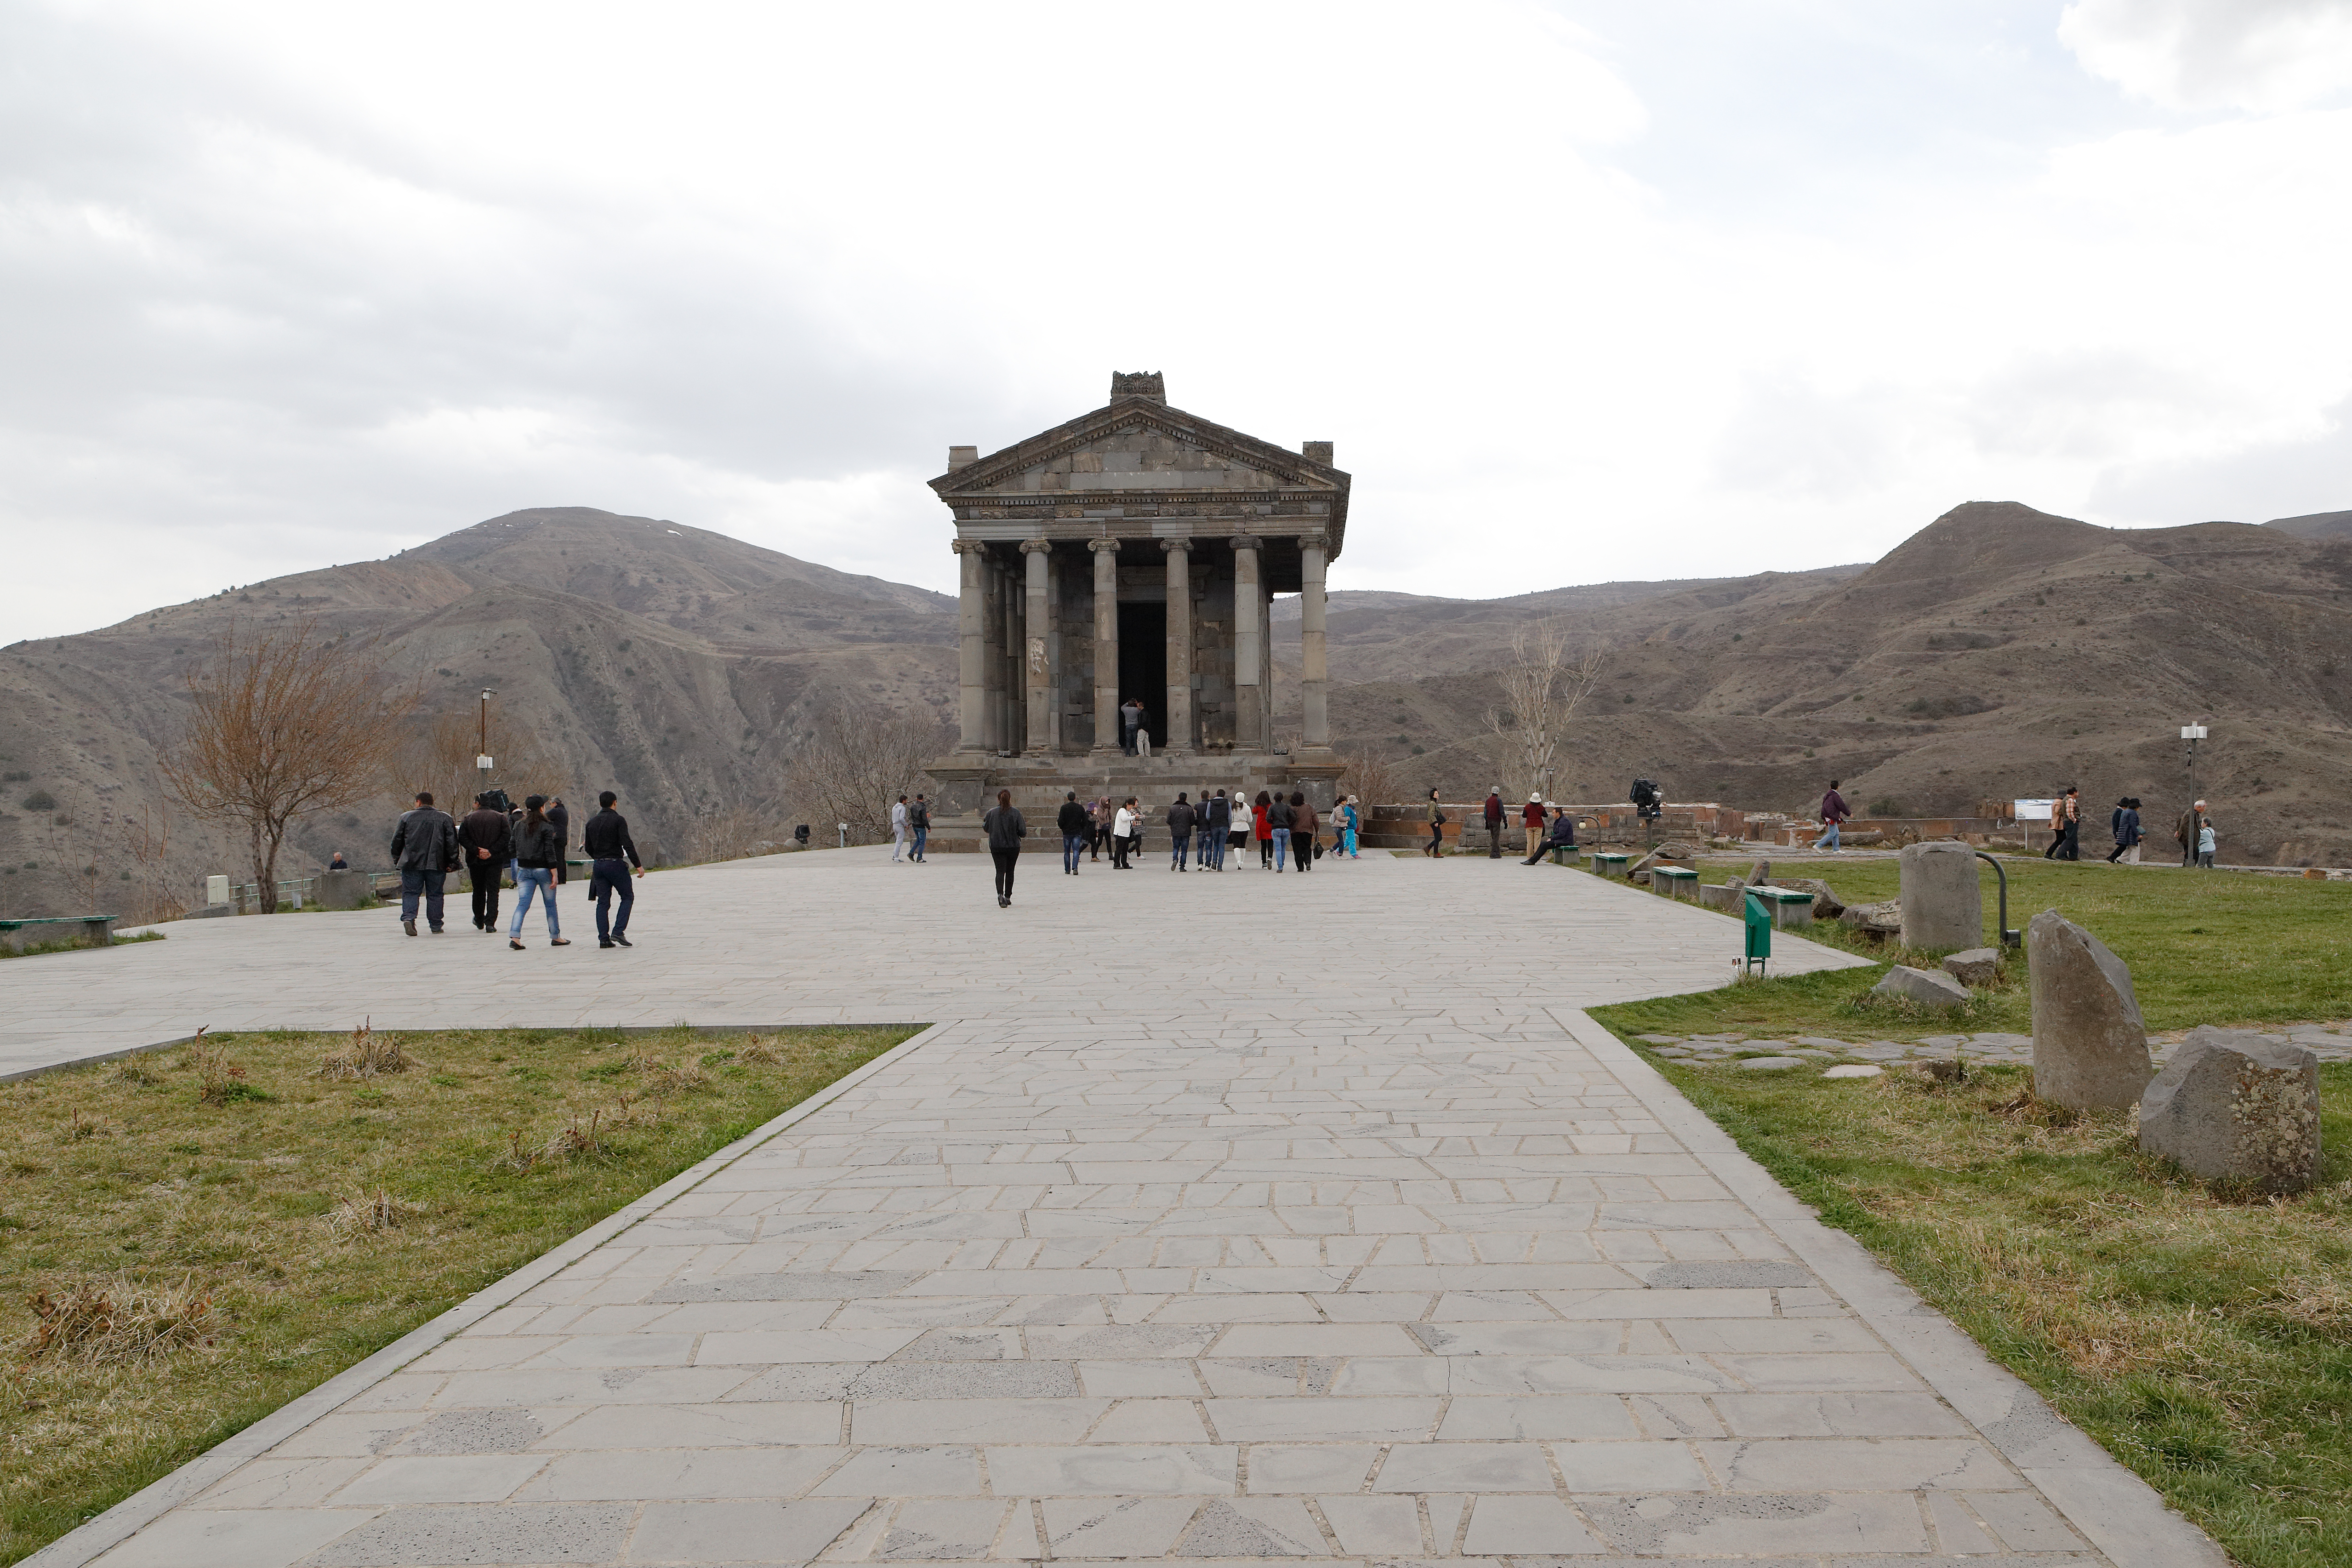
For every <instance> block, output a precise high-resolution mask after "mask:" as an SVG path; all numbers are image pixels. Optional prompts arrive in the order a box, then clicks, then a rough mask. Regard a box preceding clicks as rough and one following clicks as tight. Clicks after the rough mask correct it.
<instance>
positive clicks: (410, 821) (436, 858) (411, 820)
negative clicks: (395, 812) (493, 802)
mask: <svg viewBox="0 0 2352 1568" xmlns="http://www.w3.org/2000/svg"><path fill="white" fill-rule="evenodd" d="M392 863H393V864H394V866H396V867H398V868H400V929H401V930H403V931H406V932H407V933H408V934H409V935H411V936H415V934H416V902H417V900H418V898H419V896H420V895H421V896H422V897H423V899H424V900H425V924H426V925H428V926H431V927H432V928H433V934H434V935H435V936H439V935H440V934H441V887H442V883H443V881H444V880H445V879H446V878H447V877H448V875H449V873H450V872H452V871H454V870H456V869H457V824H456V823H454V822H452V821H450V820H449V814H448V813H447V812H446V811H440V810H436V808H435V806H434V805H433V795H432V792H431V791H430V790H419V791H418V792H417V795H416V809H415V810H414V811H410V812H405V813H404V814H403V815H402V816H401V818H400V826H398V827H395V828H394V829H393V831H392Z"/></svg>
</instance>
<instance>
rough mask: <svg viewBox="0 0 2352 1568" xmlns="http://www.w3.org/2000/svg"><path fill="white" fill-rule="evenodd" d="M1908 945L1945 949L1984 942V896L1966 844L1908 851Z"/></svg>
mask: <svg viewBox="0 0 2352 1568" xmlns="http://www.w3.org/2000/svg"><path fill="white" fill-rule="evenodd" d="M1902 868H1903V896H1902V900H1901V901H1902V904H1903V945H1904V946H1906V947H1923V948H1929V949H1942V948H1954V947H1974V946H1976V945H1977V944H1978V943H1979V942H1982V941H1984V893H1983V891H1982V890H1981V889H1979V888H1978V886H1977V858H1976V852H1975V851H1974V850H1972V849H1970V848H1969V847H1968V846H1967V845H1965V844H1907V845H1905V846H1904V848H1903V857H1902Z"/></svg>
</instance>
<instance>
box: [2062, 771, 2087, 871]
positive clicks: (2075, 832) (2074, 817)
mask: <svg viewBox="0 0 2352 1568" xmlns="http://www.w3.org/2000/svg"><path fill="white" fill-rule="evenodd" d="M2058 804H2059V805H2062V806H2063V807H2064V808H2065V816H2066V825H2065V827H2064V830H2063V831H2064V837H2063V841H2062V844H2063V847H2061V848H2060V849H2059V851H2058V858H2060V859H2061V860H2080V859H2081V858H2083V796H2082V794H2081V792H2080V791H2078V790H2077V789H2076V788H2075V787H2074V785H2073V784H2068V785H2067V786H2066V793H2065V794H2064V795H2061V796H2059V797H2058Z"/></svg>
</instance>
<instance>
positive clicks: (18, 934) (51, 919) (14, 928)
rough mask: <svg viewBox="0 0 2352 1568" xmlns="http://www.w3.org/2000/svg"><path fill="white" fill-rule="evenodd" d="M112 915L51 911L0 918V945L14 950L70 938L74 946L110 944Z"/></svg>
mask: <svg viewBox="0 0 2352 1568" xmlns="http://www.w3.org/2000/svg"><path fill="white" fill-rule="evenodd" d="M115 918H116V917H114V916H113V915H51V916H43V917H40V918H38V919H35V920H22V921H0V947H6V948H12V949H14V950H15V951H16V952H24V951H25V950H26V948H28V947H47V946H48V945H49V944H50V943H52V942H70V943H72V944H73V945H74V946H76V947H111V946H113V945H114V921H115Z"/></svg>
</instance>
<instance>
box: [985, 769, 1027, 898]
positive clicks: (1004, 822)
mask: <svg viewBox="0 0 2352 1568" xmlns="http://www.w3.org/2000/svg"><path fill="white" fill-rule="evenodd" d="M980 825H981V826H982V827H984V828H986V829H987V830H988V858H990V859H992V860H993V861H995V862H996V907H997V908H998V909H1000V910H1005V909H1011V908H1012V907H1013V868H1015V867H1017V866H1018V865H1019V864H1020V863H1021V841H1022V840H1023V839H1024V838H1026V837H1028V836H1029V829H1028V827H1027V826H1025V825H1024V824H1023V822H1022V820H1021V814H1020V813H1019V812H1017V811H1015V810H1013V792H1012V791H1011V790H1009V789H1001V790H998V791H997V792H996V804H995V805H992V806H991V807H990V808H989V812H988V815H987V816H984V817H982V818H981V824H980Z"/></svg>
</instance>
